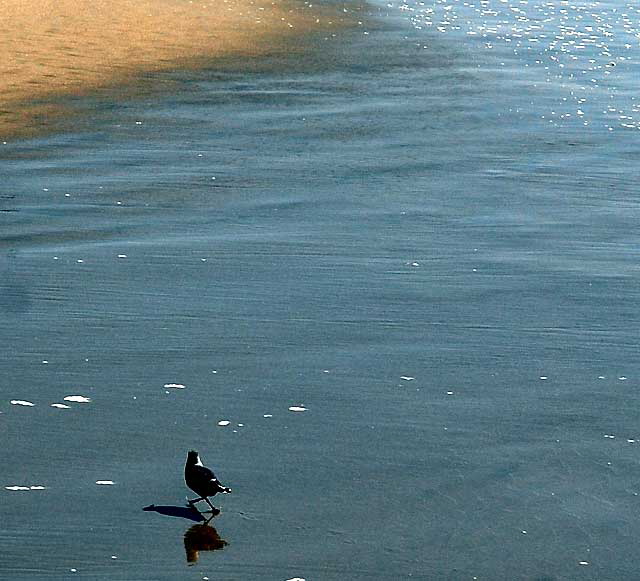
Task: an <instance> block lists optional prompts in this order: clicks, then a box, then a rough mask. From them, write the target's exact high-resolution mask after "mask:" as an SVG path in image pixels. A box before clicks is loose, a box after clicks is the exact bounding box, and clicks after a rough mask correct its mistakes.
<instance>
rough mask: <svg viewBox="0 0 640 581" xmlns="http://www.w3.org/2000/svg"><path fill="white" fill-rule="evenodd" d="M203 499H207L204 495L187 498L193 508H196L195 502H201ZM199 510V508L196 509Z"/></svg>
mask: <svg viewBox="0 0 640 581" xmlns="http://www.w3.org/2000/svg"><path fill="white" fill-rule="evenodd" d="M201 500H205V498H204V497H200V498H194V499H193V500H190V499H189V498H187V504H188V505H189V506H190V507H191V508H196V507H195V504H196V502H200V501H201ZM196 510H197V509H196Z"/></svg>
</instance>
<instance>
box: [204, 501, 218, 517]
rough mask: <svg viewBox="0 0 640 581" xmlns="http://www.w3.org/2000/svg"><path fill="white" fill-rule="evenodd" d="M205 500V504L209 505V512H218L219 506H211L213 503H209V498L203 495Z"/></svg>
mask: <svg viewBox="0 0 640 581" xmlns="http://www.w3.org/2000/svg"><path fill="white" fill-rule="evenodd" d="M205 500H206V501H207V504H208V505H209V506H210V507H211V512H212V513H214V514H218V513H219V512H220V509H219V508H216V507H215V506H213V504H211V501H210V500H209V498H208V497H205Z"/></svg>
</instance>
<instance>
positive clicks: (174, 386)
mask: <svg viewBox="0 0 640 581" xmlns="http://www.w3.org/2000/svg"><path fill="white" fill-rule="evenodd" d="M164 387H170V388H171V389H184V388H185V386H184V385H183V384H182V383H165V384H164Z"/></svg>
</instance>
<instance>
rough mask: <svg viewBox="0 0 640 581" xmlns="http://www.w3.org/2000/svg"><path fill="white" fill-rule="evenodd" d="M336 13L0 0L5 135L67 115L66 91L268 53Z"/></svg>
mask: <svg viewBox="0 0 640 581" xmlns="http://www.w3.org/2000/svg"><path fill="white" fill-rule="evenodd" d="M334 16H335V14H333V15H329V14H326V13H324V14H323V13H321V12H320V11H319V10H318V8H316V7H314V6H312V5H309V4H285V3H282V2H277V3H276V2H271V1H268V0H204V1H190V0H31V1H25V0H0V38H2V40H3V43H2V44H3V48H4V50H3V58H2V59H1V60H0V139H2V138H6V137H8V136H12V135H15V134H25V133H37V132H40V131H42V130H46V127H47V126H48V125H49V124H51V123H53V122H54V120H55V118H56V117H58V116H60V115H64V114H67V113H68V111H66V108H65V107H63V106H62V105H60V98H61V97H65V96H72V95H84V94H90V93H91V91H95V90H96V89H98V88H103V87H109V86H115V85H117V84H119V83H131V82H135V81H136V79H139V78H141V76H142V74H143V73H148V72H150V71H158V70H163V69H171V68H176V67H184V66H193V65H194V63H196V62H198V63H200V64H202V63H203V62H205V61H206V62H207V63H208V64H209V65H210V64H211V62H212V59H216V58H222V57H227V56H230V55H246V56H247V57H254V56H259V55H262V54H266V53H268V52H270V51H271V50H273V47H274V46H275V45H279V46H281V45H282V43H283V42H286V41H287V40H292V39H294V38H300V37H301V35H303V34H305V33H306V32H309V31H311V30H315V29H318V28H319V27H323V26H324V27H331V26H333V25H334V24H335V25H337V24H338V23H337V22H335V23H334V20H335V19H334V18H333V17H334Z"/></svg>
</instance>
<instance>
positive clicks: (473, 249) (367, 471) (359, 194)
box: [0, 0, 640, 581]
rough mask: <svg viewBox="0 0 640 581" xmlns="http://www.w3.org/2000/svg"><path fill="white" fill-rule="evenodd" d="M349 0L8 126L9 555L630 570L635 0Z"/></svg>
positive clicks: (217, 575) (595, 572) (138, 571)
mask: <svg viewBox="0 0 640 581" xmlns="http://www.w3.org/2000/svg"><path fill="white" fill-rule="evenodd" d="M516 8H517V9H518V10H517V11H516V10H515V9H516ZM371 10H372V13H373V16H374V17H375V18H377V19H378V20H377V24H374V23H372V22H370V21H369V20H366V21H365V20H363V24H362V26H360V27H358V28H357V29H355V30H353V31H350V32H345V33H343V34H341V35H338V36H336V37H328V39H326V40H325V39H324V38H321V37H320V38H318V39H316V40H315V41H314V43H315V44H314V45H313V46H311V47H310V48H309V50H308V51H307V53H306V57H305V58H304V59H301V58H300V55H299V54H296V55H295V57H292V58H291V59H290V60H287V59H275V60H274V61H266V60H265V61H261V62H260V63H257V64H254V65H252V66H251V67H250V68H246V67H245V68H244V69H242V70H240V69H239V63H236V65H237V66H235V67H234V66H233V63H231V65H232V66H230V67H227V68H223V69H218V70H213V71H203V72H201V73H193V72H189V73H179V72H176V73H175V74H174V75H173V76H171V78H170V79H166V78H165V79H164V80H165V81H167V82H169V85H170V86H171V87H172V90H167V91H162V92H158V93H157V94H147V95H142V96H140V97H138V98H133V97H131V98H129V99H124V100H119V101H115V102H111V101H108V100H105V99H94V100H91V99H87V100H85V101H83V102H82V103H81V105H82V107H83V108H84V109H85V111H87V112H88V117H84V118H82V119H79V120H78V121H77V123H78V126H77V130H74V129H72V128H69V129H68V130H67V131H64V132H62V133H59V134H56V135H52V136H48V137H43V138H39V139H33V140H23V141H16V142H9V143H7V144H4V145H2V149H0V152H1V155H2V160H3V161H2V171H3V174H4V179H3V185H2V197H1V198H0V204H1V206H0V209H1V210H2V212H0V219H1V220H2V238H1V241H0V244H1V250H2V258H1V261H0V271H1V272H2V278H1V280H0V297H2V306H3V321H4V323H5V324H4V325H3V326H2V331H0V337H1V340H2V345H3V349H2V367H3V370H4V372H3V382H2V394H3V398H2V399H3V402H2V405H1V407H0V412H1V413H0V426H1V429H2V436H3V441H4V442H5V446H4V447H3V452H2V466H3V475H2V490H1V491H0V493H1V494H2V505H1V506H2V508H1V509H0V515H1V517H0V518H1V521H0V522H1V523H2V526H1V528H0V539H1V541H2V547H3V550H2V556H1V557H0V577H2V578H3V579H5V578H6V579H12V580H13V579H49V578H51V579H76V578H77V579H110V580H113V579H121V580H127V581H134V580H147V579H154V580H158V579H204V578H205V577H208V578H209V579H219V580H232V579H282V580H285V579H292V578H295V577H300V578H304V579H307V580H311V579H323V580H325V579H327V580H330V579H354V580H355V579H404V578H416V579H453V580H458V579H487V580H496V579H532V580H533V579H537V580H542V579H545V580H548V579H557V580H560V579H632V578H634V577H635V576H636V575H637V573H636V571H637V568H638V567H637V557H636V550H635V549H636V545H637V540H636V539H637V536H638V534H639V533H640V527H639V525H638V523H637V519H636V517H635V511H636V509H637V506H638V502H639V500H638V493H639V492H640V487H639V486H638V480H639V478H640V470H639V468H638V461H637V460H638V445H640V439H638V438H640V434H638V431H637V430H638V427H637V413H636V408H637V405H638V403H639V402H638V400H639V396H638V377H639V373H638V372H639V369H638V362H637V313H636V311H637V309H636V307H637V302H638V284H637V283H638V267H637V259H636V258H637V250H638V243H639V241H640V240H639V235H638V229H637V210H638V193H637V187H636V184H637V183H638V178H639V177H640V175H639V173H640V172H639V170H638V168H637V166H636V164H635V163H634V161H635V160H636V159H637V157H638V134H637V119H636V117H635V116H634V115H636V111H635V108H634V107H635V105H634V97H635V96H634V94H633V85H634V78H637V65H636V59H637V39H635V40H634V35H635V34H636V33H637V20H638V12H637V10H635V9H634V8H633V6H630V5H627V4H625V3H623V2H611V3H596V2H575V3H572V4H569V3H564V2H547V3H542V2H537V1H536V2H532V1H530V2H529V3H523V2H518V3H516V2H497V1H495V2H494V1H493V0H491V1H487V2H482V3H474V2H469V3H466V4H465V3H462V2H457V1H447V2H439V3H436V4H434V5H431V4H427V3H425V4H424V5H422V4H420V3H413V2H412V3H408V4H404V5H400V4H390V5H381V6H379V7H377V8H375V7H374V8H372V9H371ZM623 15H624V16H623ZM429 23H431V24H429ZM534 26H538V27H542V28H534ZM587 26H588V27H591V31H587V30H586V27H587ZM572 27H573V28H572ZM583 28H584V30H585V31H586V32H590V33H593V35H594V36H596V37H597V38H595V39H593V41H592V42H587V43H585V44H584V46H583V47H580V48H579V47H577V46H576V45H575V43H574V44H573V45H571V44H566V45H565V44H562V43H564V42H565V40H566V39H563V38H556V37H563V35H564V34H565V33H567V31H568V30H574V31H575V30H577V31H578V32H580V31H582V29H583ZM365 32H366V33H367V34H364V33H365ZM527 32H528V33H529V37H531V35H532V34H534V33H535V35H536V37H537V38H538V41H537V42H529V40H530V38H529V40H527V43H526V44H524V40H523V39H522V38H519V37H518V36H517V35H518V34H525V33H527ZM605 32H606V33H607V34H604V33H605ZM485 35H486V36H485ZM542 35H546V36H544V37H543V36H542ZM570 40H573V38H568V39H567V40H566V42H569V41H570ZM518 43H520V44H519V46H518ZM553 43H555V44H553ZM604 44H606V46H604ZM552 45H553V46H552ZM627 45H630V46H629V47H627ZM604 53H606V54H604ZM573 56H576V57H577V58H576V59H573V58H572V57H573ZM551 57H555V60H554V59H552V58H551ZM622 57H624V60H621V59H622ZM590 60H594V61H595V62H593V63H592V62H590ZM538 61H540V62H538ZM611 62H615V63H616V65H615V66H607V63H611ZM560 64H565V65H566V66H565V67H560V66H559V65H560ZM587 66H591V67H592V70H590V71H589V73H588V74H586V75H583V76H584V77H585V78H582V77H580V76H579V75H578V74H577V72H576V71H577V70H578V69H580V67H587ZM572 67H573V68H572ZM570 69H571V70H570ZM574 69H575V70H574ZM581 70H582V69H581ZM585 70H586V69H585ZM571 74H573V76H571ZM586 77H589V79H591V78H593V79H596V81H595V82H590V81H588V80H585V79H586ZM583 88H584V90H583ZM585 95H587V97H585ZM583 98H587V100H586V101H582V102H580V101H579V100H580V99H583ZM578 109H580V110H581V111H582V112H583V114H582V115H579V114H578V113H577V111H578ZM214 178H215V179H214ZM168 384H177V385H181V386H184V388H176V387H165V386H166V385H168ZM67 396H83V397H84V398H88V399H89V400H90V401H69V400H68V399H67V400H65V399H64V398H65V397H67ZM76 399H78V398H76ZM11 400H14V401H21V402H30V403H33V404H35V405H33V406H28V405H20V404H19V403H18V404H12V403H10V402H11ZM52 403H60V404H63V405H68V406H69V408H68V409H67V408H55V407H51V404H52ZM292 407H293V408H294V409H295V408H304V410H305V411H291V410H290V408H292ZM219 422H223V423H224V422H229V424H228V425H219ZM191 448H195V449H198V450H199V451H200V453H201V455H202V457H203V459H204V461H205V463H206V464H209V465H211V466H212V467H214V468H215V469H216V472H217V473H218V476H219V477H220V479H221V480H222V482H223V483H224V484H227V485H229V486H231V487H232V488H233V494H231V495H226V496H224V497H222V498H220V499H217V498H216V501H217V502H216V504H218V505H219V506H221V507H222V509H223V512H222V514H221V515H220V516H218V517H216V518H215V519H214V520H212V521H211V522H210V523H209V527H210V528H207V527H203V526H202V525H201V524H198V523H196V522H194V521H193V520H191V519H190V518H189V514H188V513H185V512H184V510H183V508H182V507H183V503H184V498H185V495H186V494H187V490H186V488H185V487H184V483H183V481H182V465H183V462H184V459H185V458H186V452H187V450H189V449H191ZM98 481H107V482H108V481H111V482H113V484H96V482H98ZM15 486H20V487H30V486H43V487H44V489H33V490H31V489H29V490H28V491H27V490H11V489H7V488H6V487H15ZM151 504H155V505H156V507H160V508H158V510H159V511H160V512H157V511H143V510H142V509H143V508H144V507H147V506H149V505H151ZM162 507H164V508H162ZM163 513H164V514H163ZM198 527H200V528H198ZM211 527H214V528H211ZM185 535H186V539H187V541H186V547H185ZM198 548H199V549H201V550H200V551H199V558H198V560H197V563H196V564H193V563H192V564H191V566H190V565H188V561H187V556H188V552H189V551H191V553H190V555H191V557H190V559H191V561H193V551H194V550H195V549H198ZM185 549H187V551H185ZM207 549H208V550H207Z"/></svg>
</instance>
